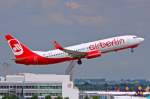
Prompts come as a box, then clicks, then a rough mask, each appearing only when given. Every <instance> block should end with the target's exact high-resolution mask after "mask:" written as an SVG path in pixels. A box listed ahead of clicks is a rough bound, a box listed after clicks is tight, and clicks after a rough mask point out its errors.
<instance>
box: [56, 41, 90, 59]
mask: <svg viewBox="0 0 150 99" xmlns="http://www.w3.org/2000/svg"><path fill="white" fill-rule="evenodd" d="M54 47H55V49H59V50H61V51H63V52H65V53H68V54H69V55H70V56H71V57H73V58H83V57H85V56H86V55H87V53H86V52H79V51H74V50H69V49H65V48H63V47H62V46H61V45H60V44H59V43H58V42H57V41H54Z"/></svg>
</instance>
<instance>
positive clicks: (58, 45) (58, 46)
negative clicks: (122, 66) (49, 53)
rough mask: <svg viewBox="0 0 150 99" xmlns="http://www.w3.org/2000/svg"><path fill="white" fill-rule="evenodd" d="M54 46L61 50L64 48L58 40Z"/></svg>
mask: <svg viewBox="0 0 150 99" xmlns="http://www.w3.org/2000/svg"><path fill="white" fill-rule="evenodd" d="M54 47H55V48H56V49H59V50H64V48H63V47H62V46H61V45H60V44H59V43H58V42H57V41H54Z"/></svg>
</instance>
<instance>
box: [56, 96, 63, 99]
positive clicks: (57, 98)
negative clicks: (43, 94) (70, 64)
mask: <svg viewBox="0 0 150 99" xmlns="http://www.w3.org/2000/svg"><path fill="white" fill-rule="evenodd" d="M55 99H63V98H62V97H61V96H58V97H56V98H55Z"/></svg>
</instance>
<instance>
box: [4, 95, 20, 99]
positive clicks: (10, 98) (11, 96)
mask: <svg viewBox="0 0 150 99" xmlns="http://www.w3.org/2000/svg"><path fill="white" fill-rule="evenodd" d="M2 99H19V97H17V96H16V95H6V96H4V97H3V98H2Z"/></svg>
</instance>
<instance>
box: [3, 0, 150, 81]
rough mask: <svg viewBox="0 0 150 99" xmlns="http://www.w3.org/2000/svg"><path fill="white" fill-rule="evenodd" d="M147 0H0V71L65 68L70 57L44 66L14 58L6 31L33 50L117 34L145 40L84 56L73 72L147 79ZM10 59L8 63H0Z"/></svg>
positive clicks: (149, 76)
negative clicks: (113, 50)
mask: <svg viewBox="0 0 150 99" xmlns="http://www.w3.org/2000/svg"><path fill="white" fill-rule="evenodd" d="M149 11H150V0H0V32H1V34H0V55H1V57H0V63H1V67H0V74H1V75H4V74H5V73H6V72H8V73H9V74H11V73H13V74H15V73H21V72H29V73H50V74H64V72H65V69H66V68H67V66H68V64H69V62H65V63H59V64H54V65H46V66H37V67H34V66H25V65H19V64H15V63H14V61H13V60H12V59H13V58H14V56H13V54H12V52H11V50H10V48H9V46H8V44H7V42H6V41H5V39H4V36H5V35H6V34H7V33H11V34H13V35H14V36H15V37H16V38H18V39H19V40H20V41H22V42H23V43H25V44H26V45H27V46H28V47H30V48H31V49H33V50H42V51H47V50H51V49H54V47H53V45H52V42H53V41H54V40H57V41H58V42H60V43H61V44H62V45H63V46H70V45H75V44H80V43H84V42H89V41H94V40H99V39H104V38H109V37H112V36H120V35H128V34H129V35H130V34H131V35H137V36H140V37H144V38H145V41H144V42H143V43H142V44H141V45H140V46H139V47H138V48H136V49H135V52H134V53H131V52H130V49H128V50H124V51H121V52H117V53H108V54H106V55H102V56H101V57H99V58H96V59H90V60H87V59H84V60H83V64H82V65H81V66H78V65H76V68H75V71H74V78H106V79H108V80H109V79H122V78H123V79H148V80H150V63H149V61H150V54H149V51H150V44H149V42H150V35H149V32H150V13H149ZM4 63H8V64H9V66H2V64H4Z"/></svg>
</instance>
